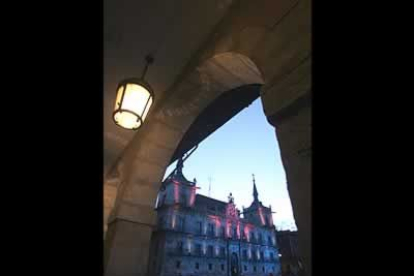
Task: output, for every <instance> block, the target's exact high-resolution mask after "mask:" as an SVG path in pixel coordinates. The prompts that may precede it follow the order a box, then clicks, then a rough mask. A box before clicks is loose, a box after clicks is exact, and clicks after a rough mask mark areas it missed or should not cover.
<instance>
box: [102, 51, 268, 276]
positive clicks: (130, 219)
mask: <svg viewBox="0 0 414 276" xmlns="http://www.w3.org/2000/svg"><path fill="white" fill-rule="evenodd" d="M188 79H190V80H191V81H192V85H193V86H192V88H189V85H188V82H183V83H182V84H181V85H178V86H177V87H176V90H175V91H174V94H171V95H174V96H175V97H171V98H170V99H168V100H165V101H164V102H163V103H164V104H163V106H162V107H160V106H159V107H158V109H157V110H154V112H153V113H151V114H150V115H149V117H148V119H147V122H146V124H145V125H144V126H143V127H142V128H141V129H140V130H138V133H137V136H136V137H135V138H134V140H133V141H132V143H131V145H130V147H129V148H128V150H127V151H125V154H124V156H123V157H122V159H121V160H120V163H119V164H120V165H119V166H118V167H117V169H118V170H117V171H116V172H117V173H113V175H115V177H113V178H110V177H108V178H107V179H108V180H107V181H108V184H107V185H109V184H110V183H111V182H109V180H110V179H113V180H112V182H116V183H117V184H116V185H117V189H116V200H113V207H112V210H111V211H110V212H111V214H110V216H109V218H108V219H107V220H108V230H107V234H106V241H105V242H106V256H105V259H106V260H105V262H106V275H129V272H128V271H134V273H137V274H139V275H145V273H146V264H147V262H148V252H149V242H150V235H151V231H152V228H153V227H154V226H155V223H156V221H155V220H156V214H155V211H154V204H155V200H156V196H157V193H158V190H159V188H160V184H161V181H162V177H163V175H164V172H165V170H166V168H167V166H168V165H169V162H170V160H171V157H172V155H173V153H174V151H175V149H176V148H177V146H178V144H179V143H180V141H181V139H182V138H183V136H184V134H185V133H186V131H187V130H188V129H189V127H190V126H191V124H192V122H194V120H195V119H196V118H197V117H198V116H199V115H200V114H201V113H202V112H203V111H204V110H205V109H206V107H207V106H209V105H210V104H211V103H212V102H214V101H215V99H217V98H218V97H220V95H221V94H223V93H225V92H226V91H228V90H232V89H233V88H236V87H242V86H246V85H251V84H263V78H262V76H261V74H260V71H259V70H258V69H257V67H256V66H255V64H254V63H253V62H252V61H251V60H250V59H249V58H248V57H246V56H244V55H241V54H238V53H234V52H230V53H221V54H218V55H215V56H213V57H212V58H210V59H208V60H206V61H204V62H203V63H202V64H201V65H200V66H197V67H196V69H195V70H194V72H192V73H191V74H190V75H189V78H188ZM233 93H235V95H234V96H235V97H237V92H233ZM114 179H115V180H114ZM112 187H114V185H112ZM137 256H141V257H140V258H137ZM122 271H125V274H124V272H122Z"/></svg>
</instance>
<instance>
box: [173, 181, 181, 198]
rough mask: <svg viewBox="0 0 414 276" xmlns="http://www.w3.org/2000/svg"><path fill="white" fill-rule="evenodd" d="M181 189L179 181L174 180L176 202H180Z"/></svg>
mask: <svg viewBox="0 0 414 276" xmlns="http://www.w3.org/2000/svg"><path fill="white" fill-rule="evenodd" d="M179 192H180V190H179V187H178V182H177V183H176V182H174V202H175V203H178V202H179V200H180V199H179V195H180V193H179Z"/></svg>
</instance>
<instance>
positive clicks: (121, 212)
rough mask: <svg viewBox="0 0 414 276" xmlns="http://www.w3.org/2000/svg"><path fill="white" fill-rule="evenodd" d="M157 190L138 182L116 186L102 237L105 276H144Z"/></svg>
mask: <svg viewBox="0 0 414 276" xmlns="http://www.w3.org/2000/svg"><path fill="white" fill-rule="evenodd" d="M157 191H158V186H156V185H153V186H151V185H148V184H145V183H142V182H141V183H129V184H128V185H125V186H123V185H122V186H121V187H120V191H119V192H120V193H121V194H122V197H121V196H118V199H117V202H116V206H114V211H113V214H111V216H110V218H109V222H108V229H107V233H106V237H105V248H104V253H105V256H104V271H105V273H104V275H105V276H147V273H148V261H149V252H150V245H151V234H152V231H153V229H154V227H155V224H156V211H155V210H154V203H155V198H156V194H157Z"/></svg>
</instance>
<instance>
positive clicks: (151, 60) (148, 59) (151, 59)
mask: <svg viewBox="0 0 414 276" xmlns="http://www.w3.org/2000/svg"><path fill="white" fill-rule="evenodd" d="M145 61H146V63H145V67H144V70H143V71H142V76H141V79H144V77H145V74H146V73H147V70H148V67H149V66H150V65H151V64H153V63H154V57H153V55H151V54H148V55H146V56H145Z"/></svg>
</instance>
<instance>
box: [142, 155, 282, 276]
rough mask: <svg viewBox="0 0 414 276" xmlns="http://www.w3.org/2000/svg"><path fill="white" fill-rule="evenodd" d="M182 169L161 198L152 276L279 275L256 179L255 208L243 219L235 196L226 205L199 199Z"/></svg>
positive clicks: (273, 230) (245, 211) (267, 210)
mask: <svg viewBox="0 0 414 276" xmlns="http://www.w3.org/2000/svg"><path fill="white" fill-rule="evenodd" d="M182 167H183V166H182V161H181V160H180V161H179V162H178V166H177V169H176V170H175V172H174V173H173V174H172V175H170V176H169V177H168V178H167V179H166V180H165V181H164V182H163V184H162V188H161V190H160V192H159V194H158V199H157V203H156V210H157V215H158V223H157V228H156V229H155V230H154V232H153V235H152V239H151V249H150V262H149V267H148V271H149V275H154V276H155V275H156V276H196V275H203V276H207V275H215V276H216V275H223V276H230V275H231V276H234V275H246V276H249V275H251V276H253V275H254V276H259V275H274V276H277V275H279V274H280V270H281V268H280V261H279V251H278V248H277V238H276V228H275V226H274V225H273V220H272V210H271V208H268V207H265V206H264V205H263V204H262V202H260V201H259V195H258V192H257V188H256V183H255V181H254V179H253V202H252V204H251V205H250V206H249V207H248V208H246V209H244V208H243V213H241V212H240V211H239V210H238V209H237V208H236V206H235V204H234V199H233V197H232V195H231V194H230V196H229V198H228V202H223V201H219V200H216V199H213V198H210V197H206V196H203V195H200V194H197V193H196V190H197V186H196V181H195V180H194V181H188V180H187V179H186V178H185V177H184V175H183V173H182ZM241 215H243V217H241Z"/></svg>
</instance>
